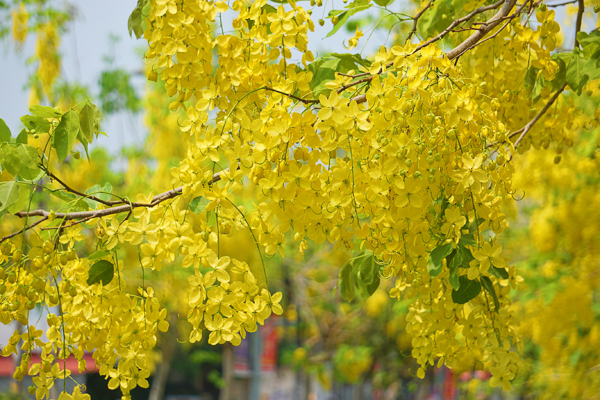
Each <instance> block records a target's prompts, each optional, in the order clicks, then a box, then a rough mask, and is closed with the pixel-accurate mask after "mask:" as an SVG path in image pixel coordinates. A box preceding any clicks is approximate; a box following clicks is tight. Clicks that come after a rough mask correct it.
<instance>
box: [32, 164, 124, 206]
mask: <svg viewBox="0 0 600 400" xmlns="http://www.w3.org/2000/svg"><path fill="white" fill-rule="evenodd" d="M44 171H45V172H46V175H48V176H49V177H50V178H52V179H54V180H55V181H57V182H58V183H60V184H61V185H62V187H64V188H65V190H66V191H67V192H71V193H73V194H76V195H78V196H81V197H85V198H88V199H90V200H94V201H97V202H98V203H102V204H104V205H105V206H112V205H114V204H113V202H112V201H107V200H102V199H100V198H98V197H96V196H94V195H91V194H85V193H82V192H80V191H79V190H76V189H73V188H72V187H70V186H69V185H67V184H66V183H65V182H64V181H63V180H62V179H60V178H59V177H58V176H56V175H54V174H53V173H52V172H51V171H50V170H48V169H45V170H44Z"/></svg>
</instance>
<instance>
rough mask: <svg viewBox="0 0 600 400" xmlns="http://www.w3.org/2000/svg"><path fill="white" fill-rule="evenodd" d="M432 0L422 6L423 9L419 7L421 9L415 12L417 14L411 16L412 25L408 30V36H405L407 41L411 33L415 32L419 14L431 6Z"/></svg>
mask: <svg viewBox="0 0 600 400" xmlns="http://www.w3.org/2000/svg"><path fill="white" fill-rule="evenodd" d="M433 2H434V0H431V1H430V2H429V3H427V5H426V6H425V7H423V9H421V11H419V12H418V13H417V15H415V17H414V18H413V26H412V29H411V30H410V32H409V33H408V37H407V38H406V41H407V42H408V41H409V40H410V38H411V37H412V35H413V34H415V33H416V32H417V23H418V22H419V18H421V15H423V13H424V12H425V11H427V10H428V9H429V7H431V5H432V4H433Z"/></svg>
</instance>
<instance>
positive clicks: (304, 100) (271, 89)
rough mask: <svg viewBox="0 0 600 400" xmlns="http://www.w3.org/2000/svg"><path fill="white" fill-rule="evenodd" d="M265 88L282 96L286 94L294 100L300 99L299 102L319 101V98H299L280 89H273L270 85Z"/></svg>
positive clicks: (312, 102) (313, 102)
mask: <svg viewBox="0 0 600 400" xmlns="http://www.w3.org/2000/svg"><path fill="white" fill-rule="evenodd" d="M265 90H269V91H271V92H275V93H279V94H282V95H284V96H287V97H289V98H291V99H294V100H298V101H301V102H303V103H304V104H316V103H319V100H308V99H303V98H301V97H298V96H294V95H293V94H289V93H285V92H282V91H280V90H277V89H273V88H270V87H265Z"/></svg>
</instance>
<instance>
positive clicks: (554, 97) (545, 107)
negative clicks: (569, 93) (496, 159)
mask: <svg viewBox="0 0 600 400" xmlns="http://www.w3.org/2000/svg"><path fill="white" fill-rule="evenodd" d="M566 87H567V83H566V82H565V83H564V84H563V85H562V86H561V87H560V89H558V90H557V91H556V93H554V95H553V96H552V97H551V98H550V100H548V102H547V103H546V105H545V106H544V108H542V109H541V110H540V112H539V113H537V115H536V116H535V117H533V119H532V120H531V121H529V122H528V123H527V125H525V126H524V127H523V128H521V129H519V130H518V131H516V132H513V133H511V135H512V136H515V135H516V134H517V132H521V135H520V136H519V138H518V139H517V141H516V142H515V149H516V148H517V147H518V146H519V144H520V143H521V141H522V140H523V138H524V137H525V135H526V134H527V132H529V130H530V129H531V128H532V127H533V125H535V123H536V122H538V120H539V119H540V118H542V116H543V115H544V114H545V113H546V111H548V109H549V108H550V106H551V105H552V104H554V102H555V101H556V99H558V96H559V95H560V94H561V93H562V92H563V90H565V88H566Z"/></svg>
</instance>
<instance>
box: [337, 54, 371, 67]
mask: <svg viewBox="0 0 600 400" xmlns="http://www.w3.org/2000/svg"><path fill="white" fill-rule="evenodd" d="M331 56H332V57H335V58H339V59H340V61H342V64H343V65H344V64H345V65H347V66H349V68H348V67H347V68H348V70H351V69H358V66H359V65H362V66H363V67H366V68H368V67H370V66H371V62H370V61H369V60H367V59H364V58H362V57H361V56H360V54H350V53H344V54H340V53H331Z"/></svg>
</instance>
